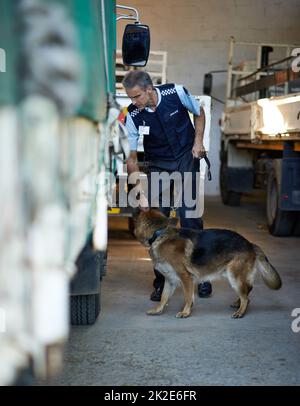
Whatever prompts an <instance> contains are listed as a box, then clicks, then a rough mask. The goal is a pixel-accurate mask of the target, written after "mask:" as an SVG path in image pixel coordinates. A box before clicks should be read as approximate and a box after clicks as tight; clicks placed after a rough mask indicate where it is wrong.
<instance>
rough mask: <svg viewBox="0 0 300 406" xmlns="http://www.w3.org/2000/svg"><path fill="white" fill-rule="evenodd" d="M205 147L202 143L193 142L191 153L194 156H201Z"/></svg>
mask: <svg viewBox="0 0 300 406" xmlns="http://www.w3.org/2000/svg"><path fill="white" fill-rule="evenodd" d="M205 153H206V152H205V148H204V145H203V143H202V142H201V143H200V142H195V144H194V145H193V149H192V154H193V157H194V158H203V157H204V156H205Z"/></svg>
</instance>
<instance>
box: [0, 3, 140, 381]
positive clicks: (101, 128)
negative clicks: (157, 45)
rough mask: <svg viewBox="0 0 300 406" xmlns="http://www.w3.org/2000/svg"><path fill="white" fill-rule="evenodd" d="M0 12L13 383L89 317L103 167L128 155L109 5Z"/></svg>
mask: <svg viewBox="0 0 300 406" xmlns="http://www.w3.org/2000/svg"><path fill="white" fill-rule="evenodd" d="M0 10H1V12H0V48H1V52H0V58H1V61H0V62H1V64H0V68H1V69H0V70H1V71H0V167H1V170H0V193H1V199H0V212H1V216H0V359H1V363H0V385H8V384H17V385H20V384H30V383H31V382H32V381H31V378H33V377H38V378H44V377H47V376H50V375H51V374H55V373H56V372H57V371H59V370H60V368H61V364H62V358H63V357H62V356H63V346H64V343H65V342H66V340H67V337H68V332H69V324H70V321H71V323H72V324H79V325H84V324H92V323H94V321H95V320H96V318H97V316H98V313H99V311H100V286H101V279H102V277H103V275H104V274H105V263H106V244H107V201H108V200H109V199H110V194H111V191H112V190H113V187H114V184H113V183H114V182H113V177H112V176H111V173H110V172H111V171H110V169H111V166H112V164H113V161H114V159H115V158H114V156H115V154H116V153H120V152H122V153H123V154H124V156H125V157H126V155H127V153H128V147H127V138H126V134H125V132H124V129H123V126H122V125H121V124H120V122H119V121H118V115H119V109H118V108H117V105H116V103H115V101H114V96H115V59H114V58H115V47H116V4H115V2H114V1H111V0H102V1H100V0H99V1H91V0H90V1H83V0H71V1H68V2H57V1H54V0H20V1H13V2H12V1H10V0H0ZM134 28H135V27H134ZM138 28H139V27H138V24H137V29H138ZM129 43H130V38H129ZM127 58H128V60H129V63H130V62H131V61H130V52H129V53H128V55H127ZM142 59H143V63H144V62H145V55H142ZM146 59H147V58H146ZM132 61H133V62H137V61H134V59H133V60H132ZM137 63H138V62H137Z"/></svg>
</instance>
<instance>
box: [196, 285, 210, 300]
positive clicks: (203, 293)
mask: <svg viewBox="0 0 300 406" xmlns="http://www.w3.org/2000/svg"><path fill="white" fill-rule="evenodd" d="M211 294H212V286H211V283H210V282H202V283H199V285H198V295H199V297H201V298H203V297H210V296H211Z"/></svg>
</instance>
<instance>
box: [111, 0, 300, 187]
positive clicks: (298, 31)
mask: <svg viewBox="0 0 300 406" xmlns="http://www.w3.org/2000/svg"><path fill="white" fill-rule="evenodd" d="M118 4H122V5H126V6H131V7H135V8H137V9H138V10H139V14H140V20H141V22H142V23H144V24H148V25H149V26H150V30H151V49H152V50H163V51H167V52H168V71H167V78H168V82H176V83H179V84H184V85H185V86H186V87H187V88H188V89H189V90H190V92H191V93H193V94H202V86H203V76H204V74H205V73H206V72H209V71H211V70H220V69H226V67H227V66H226V65H227V53H228V44H229V38H230V36H234V37H235V38H236V40H237V41H254V42H262V41H264V42H273V43H294V44H295V43H296V44H300V28H299V21H300V0H122V2H120V3H119V2H118ZM128 22H130V21H128ZM125 24H126V21H125V20H122V21H119V22H118V23H117V26H118V47H121V45H120V44H121V42H120V39H121V36H122V32H123V30H124V27H125ZM225 80H226V74H222V73H220V74H215V75H214V86H213V95H214V96H216V97H218V98H220V99H223V100H224V98H225ZM221 111H222V105H221V104H220V103H218V102H214V103H213V117H212V121H213V122H212V130H211V147H210V153H209V157H210V160H211V163H212V176H213V181H212V182H207V183H206V187H205V192H206V194H210V195H215V194H218V193H219V180H218V172H219V140H220V131H219V125H218V120H219V118H220V116H221Z"/></svg>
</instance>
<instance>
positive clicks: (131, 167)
mask: <svg viewBox="0 0 300 406" xmlns="http://www.w3.org/2000/svg"><path fill="white" fill-rule="evenodd" d="M126 163H127V171H128V175H130V174H131V173H133V172H139V171H140V169H139V165H138V160H137V152H136V151H130V155H129V158H128V159H127V162H126Z"/></svg>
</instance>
